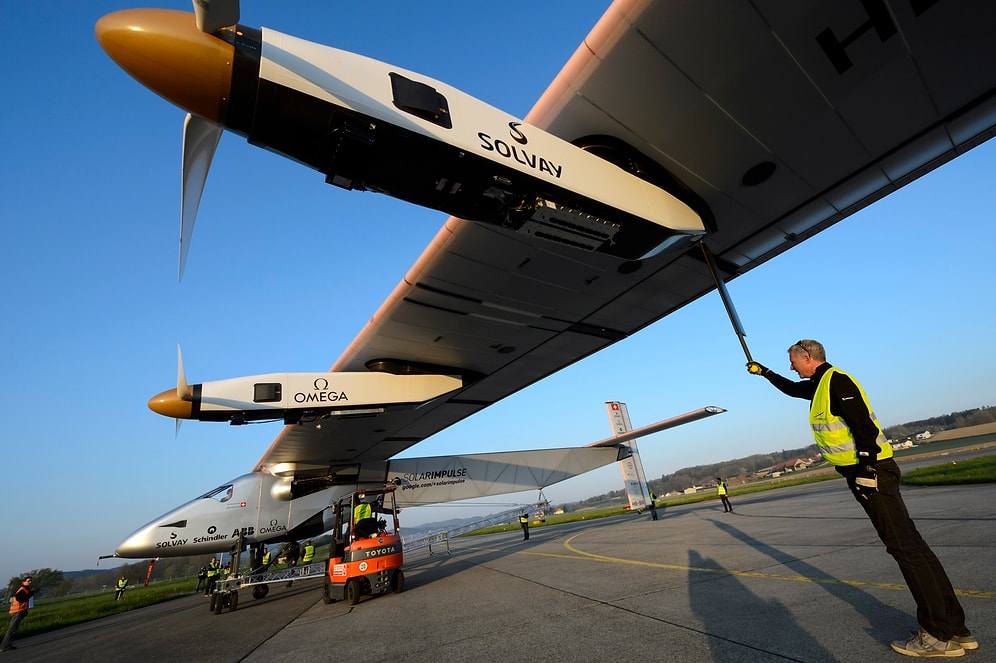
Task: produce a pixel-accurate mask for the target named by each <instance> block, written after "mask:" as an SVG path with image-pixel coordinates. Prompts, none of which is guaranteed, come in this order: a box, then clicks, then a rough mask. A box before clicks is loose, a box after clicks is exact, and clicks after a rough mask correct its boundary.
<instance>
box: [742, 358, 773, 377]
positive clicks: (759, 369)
mask: <svg viewBox="0 0 996 663" xmlns="http://www.w3.org/2000/svg"><path fill="white" fill-rule="evenodd" d="M769 370H770V369H768V368H767V367H766V366H762V365H761V364H759V363H757V362H756V361H749V362H747V372H748V373H750V374H751V375H764V374H765V373H767V372H768V371H769Z"/></svg>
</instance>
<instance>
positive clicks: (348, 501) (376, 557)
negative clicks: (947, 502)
mask: <svg viewBox="0 0 996 663" xmlns="http://www.w3.org/2000/svg"><path fill="white" fill-rule="evenodd" d="M333 508H334V509H335V528H334V529H333V532H332V536H333V540H332V549H331V554H330V559H329V563H328V570H327V572H326V574H325V581H324V583H323V586H322V599H323V600H324V601H325V603H333V602H335V601H343V600H344V601H346V602H347V603H349V605H356V604H357V603H359V601H360V599H361V598H362V597H364V596H368V595H371V596H372V595H377V594H384V593H386V592H389V591H390V592H394V593H398V592H401V591H404V589H405V574H404V572H403V571H402V570H401V565H402V563H403V557H404V556H403V555H402V552H401V529H400V527H399V525H398V509H397V505H396V503H395V500H394V486H389V487H387V488H383V489H376V490H361V491H358V492H355V493H352V494H351V495H345V496H343V497H342V498H340V499H339V501H338V502H336V503H335V504H334V505H333ZM381 515H383V516H390V519H391V525H393V529H391V528H389V526H388V525H389V524H388V521H387V520H385V518H381V517H379V516H381Z"/></svg>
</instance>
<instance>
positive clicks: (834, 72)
mask: <svg viewBox="0 0 996 663" xmlns="http://www.w3.org/2000/svg"><path fill="white" fill-rule="evenodd" d="M993 26H996V3H993V2H991V1H990V0H959V1H956V0H936V1H934V0H845V1H841V0H823V1H810V2H773V1H768V0H761V1H760V2H753V3H744V2H738V1H735V0H727V1H724V2H709V3H703V2H674V1H667V0H619V1H617V2H615V3H614V4H613V5H612V6H611V7H609V9H608V10H607V11H606V13H605V15H604V16H603V18H602V19H601V20H600V21H599V23H598V24H597V25H596V26H595V28H594V29H593V30H592V32H591V34H590V35H588V37H587V38H586V39H585V41H584V43H583V44H582V45H581V46H580V47H579V48H578V50H577V52H576V53H575V55H574V56H573V57H572V58H571V60H570V61H569V62H568V63H567V64H566V66H565V67H564V68H563V70H562V71H561V73H560V74H559V75H558V77H557V78H556V79H555V80H554V81H553V83H552V84H551V85H550V87H549V88H548V90H547V91H546V93H545V94H544V95H543V96H542V98H541V99H540V100H539V102H538V103H537V104H536V106H535V107H534V108H533V110H532V112H531V113H530V114H529V116H528V117H527V118H526V119H527V121H529V122H531V123H532V124H534V125H537V126H539V127H540V128H543V129H546V130H547V131H549V132H551V133H553V134H554V135H556V136H559V137H561V138H563V139H566V140H569V141H572V142H576V143H579V144H584V145H586V146H588V148H589V149H591V150H592V151H595V152H596V153H600V154H602V155H603V156H607V157H609V158H612V159H616V160H618V161H619V162H620V163H625V164H633V163H637V165H638V166H639V167H640V168H656V167H657V166H655V164H660V165H661V166H663V167H664V168H665V169H666V170H667V171H668V173H669V174H670V176H672V177H673V178H674V179H675V180H677V181H679V182H681V183H683V184H684V185H685V186H686V187H687V188H688V189H690V190H691V192H692V196H691V197H692V198H695V197H697V198H698V199H700V203H699V205H698V207H699V208H700V209H702V208H704V209H706V210H707V213H706V215H707V216H710V217H711V220H712V221H713V222H714V226H715V231H714V232H712V233H710V234H709V235H708V237H707V238H706V240H705V243H706V244H707V245H708V247H709V249H710V250H711V252H712V253H713V254H714V255H715V256H716V258H717V263H718V266H719V269H720V271H721V272H722V274H721V276H722V277H723V278H724V280H729V279H732V278H734V277H736V276H739V275H741V274H743V273H745V272H747V271H749V270H750V269H752V268H754V267H756V266H758V265H760V264H761V263H763V262H765V261H766V260H769V259H771V258H772V257H774V256H776V255H778V254H779V253H781V252H782V251H785V250H788V249H790V248H791V247H793V246H795V245H796V244H798V243H799V242H801V241H803V240H805V239H808V238H810V237H812V236H813V235H815V234H816V233H818V232H820V231H821V230H824V229H825V228H827V227H829V226H831V225H832V224H834V223H836V222H837V221H840V220H841V219H843V218H845V217H847V216H848V215H850V214H852V213H854V212H855V211H857V210H859V209H861V208H863V207H865V206H866V205H869V204H870V203H872V202H874V201H876V200H877V199H879V198H881V197H883V196H886V195H888V194H889V193H891V192H892V191H894V190H896V189H898V188H899V187H901V186H903V185H905V184H907V183H909V182H911V181H912V180H914V179H916V178H917V177H919V176H921V175H923V174H925V173H927V172H929V171H930V170H932V169H934V168H936V167H938V166H939V165H941V164H943V163H945V162H946V161H948V160H950V159H953V158H954V157H956V156H957V155H959V154H961V153H962V152H964V151H966V150H968V149H970V148H972V147H974V146H975V145H978V144H980V143H981V142H983V141H985V140H987V139H988V138H990V137H991V136H992V135H993V133H994V125H996V97H994V95H996V39H994V35H993ZM627 146H628V147H627ZM714 287H715V286H714V282H713V280H712V277H711V276H710V273H709V270H708V268H707V266H706V264H705V262H704V261H703V257H702V254H701V253H700V252H699V251H698V250H697V249H696V250H691V251H688V252H686V253H683V254H680V255H672V254H664V255H659V256H655V257H651V258H647V259H644V260H642V261H629V262H620V261H619V260H618V259H617V258H613V257H612V256H607V255H605V254H601V253H587V252H583V251H580V250H576V249H572V248H567V247H561V246H560V245H557V244H552V243H543V242H540V243H537V242H530V241H528V240H526V239H523V238H522V237H521V236H516V235H513V234H510V233H507V232H504V231H502V230H501V229H499V228H496V227H493V226H483V225H480V224H475V223H470V222H466V221H462V220H460V219H456V218H450V219H449V220H448V221H447V222H446V223H445V225H444V226H443V228H442V229H441V230H440V232H439V234H438V235H437V236H436V237H435V239H434V240H433V241H432V242H431V244H430V245H429V246H428V248H427V249H426V250H425V252H424V253H423V254H422V256H421V257H420V258H419V260H418V261H417V262H416V264H415V265H414V266H413V267H412V268H411V269H410V270H409V271H408V272H407V274H405V276H404V279H403V280H402V281H401V283H399V284H398V286H397V287H396V288H395V290H394V291H393V292H392V293H391V294H390V296H389V297H388V298H387V301H385V302H384V304H383V305H382V306H381V307H380V309H379V310H378V311H377V312H376V314H375V315H374V316H373V317H372V319H371V321H370V322H369V323H368V324H367V326H366V327H365V328H364V329H363V330H362V331H361V332H360V334H359V335H358V336H357V337H356V339H355V340H354V341H353V342H352V344H351V345H350V346H349V347H348V348H347V349H346V351H345V352H344V353H343V354H342V356H341V357H340V358H339V359H338V360H337V361H336V362H335V364H334V366H333V367H332V370H333V371H362V370H371V369H373V370H389V371H396V372H422V371H424V372H442V373H447V374H459V375H462V376H463V377H464V385H465V386H464V387H463V388H461V389H459V390H457V391H455V392H453V393H450V394H448V395H446V396H444V397H441V398H439V399H437V400H435V401H431V402H429V403H427V404H425V405H422V406H421V407H418V408H412V409H406V410H395V411H389V412H387V413H384V414H380V415H373V414H370V415H369V416H364V415H362V414H359V415H358V414H356V413H353V414H352V415H350V416H349V417H342V418H337V417H335V416H333V417H331V418H329V419H326V420H325V421H323V422H320V425H318V424H302V425H295V426H287V427H285V428H284V429H283V430H282V432H281V433H280V434H279V435H278V437H277V438H276V440H275V441H274V442H273V444H272V445H271V446H270V448H269V449H268V450H267V451H266V452H265V453H264V454H263V456H262V458H261V459H260V461H259V465H265V466H268V467H271V468H272V467H274V466H278V465H280V464H284V463H286V464H289V465H288V466H289V467H290V466H292V467H294V468H295V469H296V470H297V471H306V470H307V468H308V467H313V468H315V469H316V470H317V469H318V468H326V469H327V468H328V467H329V466H330V465H341V464H350V463H356V462H360V461H369V460H376V459H385V458H390V457H392V456H394V455H395V454H398V453H399V452H401V451H403V450H405V449H407V448H408V447H410V446H411V445H413V444H416V443H418V442H419V441H421V440H423V439H425V438H426V437H428V436H430V435H432V434H434V433H436V432H438V431H440V430H442V429H444V428H446V427H447V426H450V425H452V424H454V423H456V422H458V421H460V420H461V419H464V418H465V417H468V416H470V415H472V414H474V413H475V412H477V411H478V410H481V409H482V408H485V407H487V406H489V405H491V404H493V403H495V402H497V401H499V400H501V399H502V398H504V397H506V396H508V395H510V394H512V393H514V392H516V391H518V390H520V389H522V388H524V387H526V386H528V385H530V384H532V383H534V382H536V381H538V380H541V379H542V378H544V377H546V376H548V375H550V374H551V373H554V372H556V371H558V370H560V369H562V368H564V367H566V366H568V365H570V364H572V363H574V362H576V361H578V360H580V359H582V358H584V357H586V356H588V355H590V354H592V353H594V352H597V351H599V350H601V349H603V348H605V347H606V346H608V345H611V344H612V343H615V342H617V341H621V340H623V339H625V338H626V337H628V336H629V335H631V334H634V333H635V332H637V331H639V330H640V329H642V328H644V327H646V326H647V325H650V324H652V323H654V322H656V321H657V320H660V319H661V318H663V317H664V316H666V315H668V314H669V313H672V312H673V311H675V310H677V309H678V308H680V307H682V306H684V305H686V304H688V303H689V302H691V301H693V300H695V299H696V298H698V297H701V296H702V295H704V294H706V293H708V292H709V291H711V290H712V289H714ZM717 305H718V303H717Z"/></svg>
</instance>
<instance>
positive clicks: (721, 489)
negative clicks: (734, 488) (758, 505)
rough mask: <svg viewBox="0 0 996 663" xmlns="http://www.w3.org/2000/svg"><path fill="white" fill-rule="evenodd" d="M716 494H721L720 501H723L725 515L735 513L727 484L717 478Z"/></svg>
mask: <svg viewBox="0 0 996 663" xmlns="http://www.w3.org/2000/svg"><path fill="white" fill-rule="evenodd" d="M716 492H717V493H719V499H721V500H723V513H730V512H732V511H733V505H732V504H730V498H729V497H727V494H728V493H729V492H730V491H729V490H728V489H727V487H726V482H725V481H723V480H722V479H720V478H719V477H716Z"/></svg>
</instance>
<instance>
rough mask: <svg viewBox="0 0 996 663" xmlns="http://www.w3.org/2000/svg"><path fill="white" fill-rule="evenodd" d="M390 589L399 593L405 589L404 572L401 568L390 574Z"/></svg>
mask: <svg viewBox="0 0 996 663" xmlns="http://www.w3.org/2000/svg"><path fill="white" fill-rule="evenodd" d="M391 591H392V592H394V593H395V594H400V593H401V592H403V591H405V573H404V571H402V570H401V569H398V570H397V571H395V572H394V575H393V576H391Z"/></svg>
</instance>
